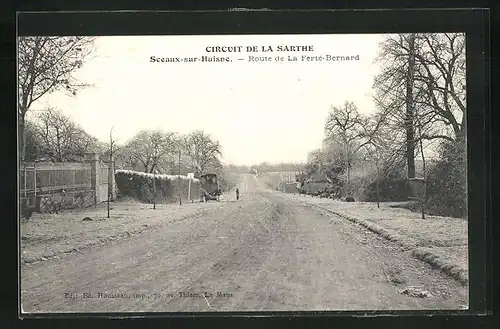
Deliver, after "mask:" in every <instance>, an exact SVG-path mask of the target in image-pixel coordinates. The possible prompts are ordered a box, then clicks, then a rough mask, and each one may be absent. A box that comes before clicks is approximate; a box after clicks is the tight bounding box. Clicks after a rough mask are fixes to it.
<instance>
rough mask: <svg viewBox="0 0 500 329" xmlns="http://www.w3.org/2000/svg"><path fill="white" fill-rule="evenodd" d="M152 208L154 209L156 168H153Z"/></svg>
mask: <svg viewBox="0 0 500 329" xmlns="http://www.w3.org/2000/svg"><path fill="white" fill-rule="evenodd" d="M153 209H156V168H154V169H153Z"/></svg>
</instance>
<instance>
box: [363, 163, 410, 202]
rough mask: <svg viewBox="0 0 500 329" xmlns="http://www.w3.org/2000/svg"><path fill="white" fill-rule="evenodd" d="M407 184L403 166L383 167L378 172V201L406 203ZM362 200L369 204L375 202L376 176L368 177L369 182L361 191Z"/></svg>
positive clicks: (407, 194)
mask: <svg viewBox="0 0 500 329" xmlns="http://www.w3.org/2000/svg"><path fill="white" fill-rule="evenodd" d="M408 196H409V193H408V184H407V177H406V173H405V169H404V166H396V167H392V166H391V167H389V166H387V167H385V168H382V169H381V170H380V176H379V198H380V201H407V200H408ZM363 199H364V200H365V201H369V202H375V201H377V176H376V174H375V175H373V174H371V175H370V182H369V183H368V184H367V185H366V187H365V189H364V191H363Z"/></svg>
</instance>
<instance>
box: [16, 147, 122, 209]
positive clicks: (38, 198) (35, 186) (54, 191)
mask: <svg viewBox="0 0 500 329" xmlns="http://www.w3.org/2000/svg"><path fill="white" fill-rule="evenodd" d="M110 171H114V168H113V166H109V164H108V163H104V162H102V161H100V159H99V157H98V155H97V154H91V155H89V156H88V157H87V159H86V162H84V163H69V162H61V163H25V165H24V166H23V167H22V168H21V169H20V180H19V183H20V184H19V185H20V186H19V187H20V201H21V204H22V205H27V206H30V207H35V208H36V210H37V211H43V210H44V209H42V208H44V205H46V204H48V203H54V202H56V203H60V204H62V206H63V207H67V206H77V205H84V204H86V205H89V204H94V205H95V204H97V203H99V202H103V201H106V200H107V199H108V193H109V192H111V194H110V196H111V198H112V199H113V198H114V197H115V196H116V192H115V190H116V189H115V183H114V175H113V174H112V175H109V172H110ZM108 186H109V188H108Z"/></svg>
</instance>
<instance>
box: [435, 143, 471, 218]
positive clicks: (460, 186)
mask: <svg viewBox="0 0 500 329" xmlns="http://www.w3.org/2000/svg"><path fill="white" fill-rule="evenodd" d="M465 146H466V145H465V141H464V140H462V139H459V140H457V141H453V142H450V141H445V142H443V143H442V144H441V149H440V160H439V161H438V162H437V164H436V165H435V166H434V167H432V169H431V170H430V171H429V173H428V175H427V207H428V208H429V211H431V212H432V213H435V214H437V215H441V216H452V217H463V218H465V217H466V216H467V173H466V170H467V166H466V164H467V157H466V148H465Z"/></svg>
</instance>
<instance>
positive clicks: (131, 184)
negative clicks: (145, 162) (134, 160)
mask: <svg viewBox="0 0 500 329" xmlns="http://www.w3.org/2000/svg"><path fill="white" fill-rule="evenodd" d="M115 181H116V186H117V188H118V197H119V198H127V197H128V198H133V199H135V200H137V201H140V202H144V203H153V202H154V194H155V193H154V186H153V181H155V182H156V203H169V202H177V201H178V200H179V194H180V195H181V198H182V199H183V200H186V199H187V196H188V188H189V179H188V178H187V176H183V175H180V176H175V175H153V174H148V173H144V172H138V171H132V170H117V171H116V173H115ZM200 196H201V194H200V181H199V180H198V179H196V178H193V179H192V180H191V199H192V200H196V199H199V198H200Z"/></svg>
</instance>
